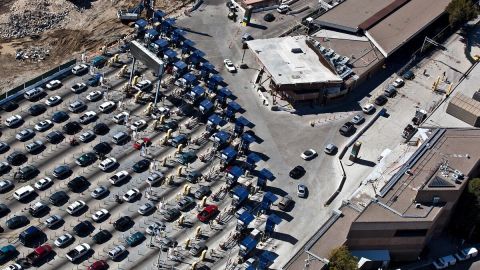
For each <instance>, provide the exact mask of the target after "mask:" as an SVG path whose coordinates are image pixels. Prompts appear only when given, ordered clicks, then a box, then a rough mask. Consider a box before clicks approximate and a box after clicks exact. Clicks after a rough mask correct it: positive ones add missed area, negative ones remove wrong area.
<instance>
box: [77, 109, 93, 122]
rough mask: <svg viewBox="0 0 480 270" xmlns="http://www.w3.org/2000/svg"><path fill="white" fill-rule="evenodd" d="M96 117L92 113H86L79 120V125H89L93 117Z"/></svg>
mask: <svg viewBox="0 0 480 270" xmlns="http://www.w3.org/2000/svg"><path fill="white" fill-rule="evenodd" d="M96 116H97V113H96V112H94V111H88V112H86V113H84V114H83V115H82V116H80V118H79V122H80V123H81V124H88V123H90V122H91V121H92V120H93V119H95V117H96Z"/></svg>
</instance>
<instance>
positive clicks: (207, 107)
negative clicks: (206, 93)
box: [200, 99, 213, 112]
mask: <svg viewBox="0 0 480 270" xmlns="http://www.w3.org/2000/svg"><path fill="white" fill-rule="evenodd" d="M200 108H201V109H202V108H203V109H202V111H204V112H205V111H209V110H210V109H212V108H213V103H212V102H211V101H210V100H208V99H205V100H203V101H202V102H200Z"/></svg>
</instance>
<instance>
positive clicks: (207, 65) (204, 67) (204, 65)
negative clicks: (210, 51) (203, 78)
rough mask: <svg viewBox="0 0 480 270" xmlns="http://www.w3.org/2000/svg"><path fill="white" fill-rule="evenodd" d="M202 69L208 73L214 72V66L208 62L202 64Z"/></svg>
mask: <svg viewBox="0 0 480 270" xmlns="http://www.w3.org/2000/svg"><path fill="white" fill-rule="evenodd" d="M202 68H203V69H205V70H210V71H213V70H215V66H214V65H212V64H211V63H210V62H205V63H203V65H202Z"/></svg>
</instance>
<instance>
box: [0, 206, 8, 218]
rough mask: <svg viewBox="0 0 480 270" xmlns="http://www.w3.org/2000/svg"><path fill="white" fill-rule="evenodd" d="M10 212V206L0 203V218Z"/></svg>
mask: <svg viewBox="0 0 480 270" xmlns="http://www.w3.org/2000/svg"><path fill="white" fill-rule="evenodd" d="M9 213H10V208H8V206H7V205H5V204H3V203H0V218H2V217H4V216H6V215H8V214H9Z"/></svg>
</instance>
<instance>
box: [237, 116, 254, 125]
mask: <svg viewBox="0 0 480 270" xmlns="http://www.w3.org/2000/svg"><path fill="white" fill-rule="evenodd" d="M235 122H236V123H238V124H240V125H242V126H247V127H251V125H252V124H253V123H252V122H250V120H248V119H247V118H245V117H244V116H243V115H242V116H240V117H238V118H237V120H236V121H235Z"/></svg>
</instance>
